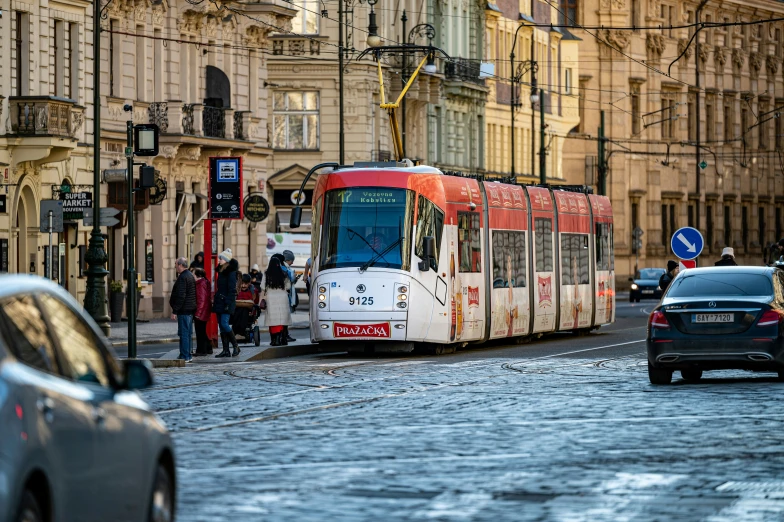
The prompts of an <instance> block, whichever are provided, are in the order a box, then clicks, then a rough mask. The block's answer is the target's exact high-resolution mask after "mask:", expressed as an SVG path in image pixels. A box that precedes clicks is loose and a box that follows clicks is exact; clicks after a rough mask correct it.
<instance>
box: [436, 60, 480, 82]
mask: <svg viewBox="0 0 784 522" xmlns="http://www.w3.org/2000/svg"><path fill="white" fill-rule="evenodd" d="M481 63H482V62H481V60H469V59H466V58H453V59H452V60H450V61H448V62H446V63H445V64H444V76H446V79H447V80H452V81H454V80H458V81H464V82H471V83H475V84H477V85H482V86H484V84H485V81H484V80H483V79H481V78H480V77H479V72H480V67H481Z"/></svg>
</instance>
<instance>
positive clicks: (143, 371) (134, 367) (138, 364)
mask: <svg viewBox="0 0 784 522" xmlns="http://www.w3.org/2000/svg"><path fill="white" fill-rule="evenodd" d="M123 363H124V364H123V388H124V389H126V390H141V389H144V388H149V387H150V386H152V384H153V378H152V364H150V361H141V360H139V359H125V360H124V361H123Z"/></svg>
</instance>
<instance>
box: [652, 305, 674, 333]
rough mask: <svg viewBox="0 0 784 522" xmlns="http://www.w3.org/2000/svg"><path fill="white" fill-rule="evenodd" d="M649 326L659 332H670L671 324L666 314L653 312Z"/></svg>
mask: <svg viewBox="0 0 784 522" xmlns="http://www.w3.org/2000/svg"><path fill="white" fill-rule="evenodd" d="M648 326H650V327H651V328H656V329H657V330H669V329H670V322H669V321H668V320H667V317H665V316H664V312H661V311H659V310H657V311H655V312H653V313H652V314H651V317H650V318H649V319H648Z"/></svg>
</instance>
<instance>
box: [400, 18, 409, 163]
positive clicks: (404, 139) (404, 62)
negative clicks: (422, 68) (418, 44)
mask: <svg viewBox="0 0 784 522" xmlns="http://www.w3.org/2000/svg"><path fill="white" fill-rule="evenodd" d="M400 21H401V22H403V25H402V27H401V28H402V30H403V32H402V33H401V35H400V41H401V42H403V43H405V44H408V40H407V39H406V22H408V17H407V16H406V10H405V9H403V16H401V17H400ZM406 58H408V57H407V56H406V53H403V77H402V78H401V80H402V81H403V85H404V86H405V84H406V82H408V76H407V75H406V74H407V73H408V70H407V67H406ZM402 123H403V126H402V127H403V128H402V129H401V131H402V132H401V139H402V141H403V157H404V158H405V157H406V97H405V96H404V97H403V122H402Z"/></svg>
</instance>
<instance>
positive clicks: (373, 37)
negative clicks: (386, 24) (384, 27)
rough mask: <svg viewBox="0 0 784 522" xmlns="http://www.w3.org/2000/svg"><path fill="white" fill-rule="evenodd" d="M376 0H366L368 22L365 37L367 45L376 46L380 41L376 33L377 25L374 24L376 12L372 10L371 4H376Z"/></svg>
mask: <svg viewBox="0 0 784 522" xmlns="http://www.w3.org/2000/svg"><path fill="white" fill-rule="evenodd" d="M376 2H378V0H368V4H370V22H369V23H368V37H367V44H368V47H378V46H380V45H381V43H382V40H381V37H380V36H379V35H378V25H376V12H375V11H374V10H373V6H374V5H376Z"/></svg>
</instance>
